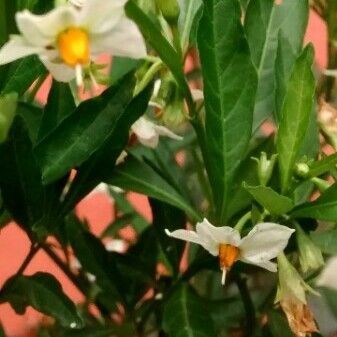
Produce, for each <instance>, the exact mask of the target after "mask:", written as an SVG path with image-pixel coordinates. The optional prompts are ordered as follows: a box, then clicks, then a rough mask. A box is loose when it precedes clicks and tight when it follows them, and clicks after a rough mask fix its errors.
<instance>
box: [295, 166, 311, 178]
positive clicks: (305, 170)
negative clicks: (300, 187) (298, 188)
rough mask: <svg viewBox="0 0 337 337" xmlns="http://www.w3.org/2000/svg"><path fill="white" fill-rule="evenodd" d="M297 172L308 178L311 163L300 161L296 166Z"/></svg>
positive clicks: (300, 175)
mask: <svg viewBox="0 0 337 337" xmlns="http://www.w3.org/2000/svg"><path fill="white" fill-rule="evenodd" d="M295 172H296V174H297V175H298V176H299V177H301V178H306V177H307V175H308V173H309V172H310V168H309V165H308V164H306V163H298V164H296V166H295Z"/></svg>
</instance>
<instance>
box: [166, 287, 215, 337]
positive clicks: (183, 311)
mask: <svg viewBox="0 0 337 337" xmlns="http://www.w3.org/2000/svg"><path fill="white" fill-rule="evenodd" d="M163 329H164V331H165V332H166V333H167V334H168V336H169V337H215V336H216V333H215V330H214V325H213V322H212V320H211V318H210V316H209V314H208V311H207V309H206V307H204V304H203V302H202V301H201V299H200V298H199V297H198V296H197V295H196V294H195V293H194V292H193V291H192V290H191V288H189V286H188V285H183V286H181V287H180V288H178V289H177V290H176V291H175V292H174V293H173V295H172V296H171V297H170V298H169V300H168V301H167V303H165V305H164V315H163Z"/></svg>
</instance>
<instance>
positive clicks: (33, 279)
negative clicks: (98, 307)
mask: <svg viewBox="0 0 337 337" xmlns="http://www.w3.org/2000/svg"><path fill="white" fill-rule="evenodd" d="M0 300H1V302H2V303H3V302H9V303H10V304H11V306H12V307H13V309H14V310H15V311H16V312H17V313H18V314H23V313H24V312H25V310H26V308H27V306H29V305H30V306H32V307H33V308H34V309H36V310H37V311H40V312H42V313H44V314H46V315H49V316H52V317H54V318H55V319H57V320H58V321H59V323H60V324H61V325H62V326H64V327H71V328H81V327H82V326H83V321H82V319H81V317H80V316H79V315H78V312H77V310H76V307H75V305H74V304H73V303H72V302H71V301H70V300H69V298H68V297H67V296H66V295H65V294H64V293H63V291H62V287H61V284H60V283H59V282H58V281H57V280H56V279H55V278H54V276H52V275H50V274H47V273H36V274H34V275H32V276H22V275H20V276H17V277H14V278H11V279H9V280H8V281H7V282H6V284H5V285H4V286H3V288H2V289H1V292H0Z"/></svg>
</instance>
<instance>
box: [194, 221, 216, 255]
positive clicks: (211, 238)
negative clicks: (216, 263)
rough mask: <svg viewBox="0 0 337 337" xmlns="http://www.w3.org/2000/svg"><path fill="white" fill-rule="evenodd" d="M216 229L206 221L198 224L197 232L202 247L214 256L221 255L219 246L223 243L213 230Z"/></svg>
mask: <svg viewBox="0 0 337 337" xmlns="http://www.w3.org/2000/svg"><path fill="white" fill-rule="evenodd" d="M214 228H215V227H214V226H213V225H212V224H210V223H209V222H208V220H207V219H204V220H203V221H202V222H199V223H197V225H196V231H197V234H198V236H199V238H201V239H202V242H203V243H202V246H203V247H204V248H205V249H206V250H207V251H208V252H209V253H210V254H212V255H214V256H217V255H219V244H220V243H221V241H220V240H219V239H218V238H217V235H216V233H214V231H213V229H214Z"/></svg>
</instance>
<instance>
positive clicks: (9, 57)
mask: <svg viewBox="0 0 337 337" xmlns="http://www.w3.org/2000/svg"><path fill="white" fill-rule="evenodd" d="M42 51H43V48H40V47H34V46H32V45H30V44H28V43H27V41H26V40H25V39H23V38H22V37H21V36H19V35H15V36H11V39H10V40H9V41H8V42H7V43H5V44H4V46H3V47H2V48H1V49H0V64H6V63H10V62H13V61H15V60H17V59H20V58H22V57H25V56H29V55H33V54H39V53H40V52H42Z"/></svg>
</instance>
